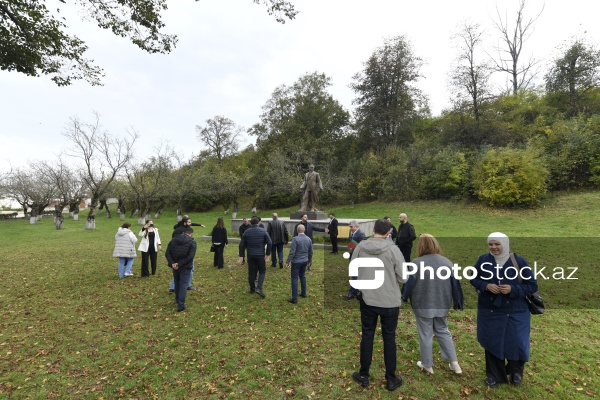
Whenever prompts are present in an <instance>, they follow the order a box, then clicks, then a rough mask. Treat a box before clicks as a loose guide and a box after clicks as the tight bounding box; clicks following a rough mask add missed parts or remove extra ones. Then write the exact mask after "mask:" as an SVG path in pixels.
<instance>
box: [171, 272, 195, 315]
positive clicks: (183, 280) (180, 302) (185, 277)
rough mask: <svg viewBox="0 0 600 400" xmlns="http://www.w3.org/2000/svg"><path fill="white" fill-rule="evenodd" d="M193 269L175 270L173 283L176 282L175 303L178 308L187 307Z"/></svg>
mask: <svg viewBox="0 0 600 400" xmlns="http://www.w3.org/2000/svg"><path fill="white" fill-rule="evenodd" d="M191 273H192V270H191V269H188V268H184V269H174V270H173V281H174V282H175V302H176V303H177V308H179V309H182V308H184V307H185V296H186V294H187V288H188V286H189V282H190V275H191Z"/></svg>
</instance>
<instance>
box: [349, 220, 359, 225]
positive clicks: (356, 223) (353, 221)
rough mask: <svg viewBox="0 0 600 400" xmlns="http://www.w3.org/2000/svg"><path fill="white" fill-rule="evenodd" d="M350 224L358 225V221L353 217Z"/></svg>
mask: <svg viewBox="0 0 600 400" xmlns="http://www.w3.org/2000/svg"><path fill="white" fill-rule="evenodd" d="M348 226H358V221H357V220H355V219H353V220H352V221H350V222H348Z"/></svg>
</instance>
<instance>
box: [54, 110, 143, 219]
mask: <svg viewBox="0 0 600 400" xmlns="http://www.w3.org/2000/svg"><path fill="white" fill-rule="evenodd" d="M94 115H95V117H96V118H95V121H94V122H93V123H84V122H81V121H79V119H77V118H71V119H70V123H69V125H68V126H67V128H66V130H65V131H64V132H63V136H65V137H66V138H67V139H69V140H70V141H71V142H72V143H73V147H72V148H71V149H69V150H67V155H70V156H72V157H75V158H78V159H80V160H81V161H82V162H83V172H82V179H83V182H84V183H85V185H86V187H87V188H88V189H89V191H90V196H91V204H90V212H89V214H88V217H87V223H86V229H96V222H95V220H96V208H97V207H98V202H99V200H100V199H101V198H102V197H103V196H104V194H105V193H106V192H107V190H108V189H109V188H110V185H111V183H112V182H113V181H114V179H115V178H116V176H117V174H118V173H119V172H121V171H123V170H124V168H125V166H126V165H127V164H128V163H129V162H130V161H131V159H132V158H133V152H132V148H133V145H134V144H135V141H136V140H137V139H138V134H137V132H135V131H130V130H128V131H127V136H126V137H124V136H120V137H114V136H112V135H110V134H109V133H108V132H107V131H105V130H103V129H102V126H101V125H100V116H99V115H98V113H94Z"/></svg>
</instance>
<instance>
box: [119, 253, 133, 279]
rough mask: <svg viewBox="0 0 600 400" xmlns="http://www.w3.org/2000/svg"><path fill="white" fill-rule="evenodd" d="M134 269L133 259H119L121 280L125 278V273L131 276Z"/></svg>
mask: <svg viewBox="0 0 600 400" xmlns="http://www.w3.org/2000/svg"><path fill="white" fill-rule="evenodd" d="M132 268H133V258H128V257H119V269H118V271H119V278H125V273H128V274H130V273H131V269H132Z"/></svg>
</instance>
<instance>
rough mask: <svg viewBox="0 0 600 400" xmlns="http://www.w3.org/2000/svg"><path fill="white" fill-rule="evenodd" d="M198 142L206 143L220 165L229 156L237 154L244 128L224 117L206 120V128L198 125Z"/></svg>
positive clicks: (219, 116)
mask: <svg viewBox="0 0 600 400" xmlns="http://www.w3.org/2000/svg"><path fill="white" fill-rule="evenodd" d="M196 132H198V140H200V141H201V142H202V143H204V144H205V145H206V146H207V147H208V148H209V150H210V151H211V153H212V154H213V155H214V156H216V157H217V160H219V163H221V162H223V159H224V158H225V157H227V156H229V155H232V154H235V153H236V152H237V151H238V148H239V137H240V134H241V132H242V128H241V127H238V126H237V125H236V124H235V122H233V121H232V120H230V119H229V118H226V117H224V116H222V115H217V116H216V117H214V118H212V119H207V120H206V126H199V125H196Z"/></svg>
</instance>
